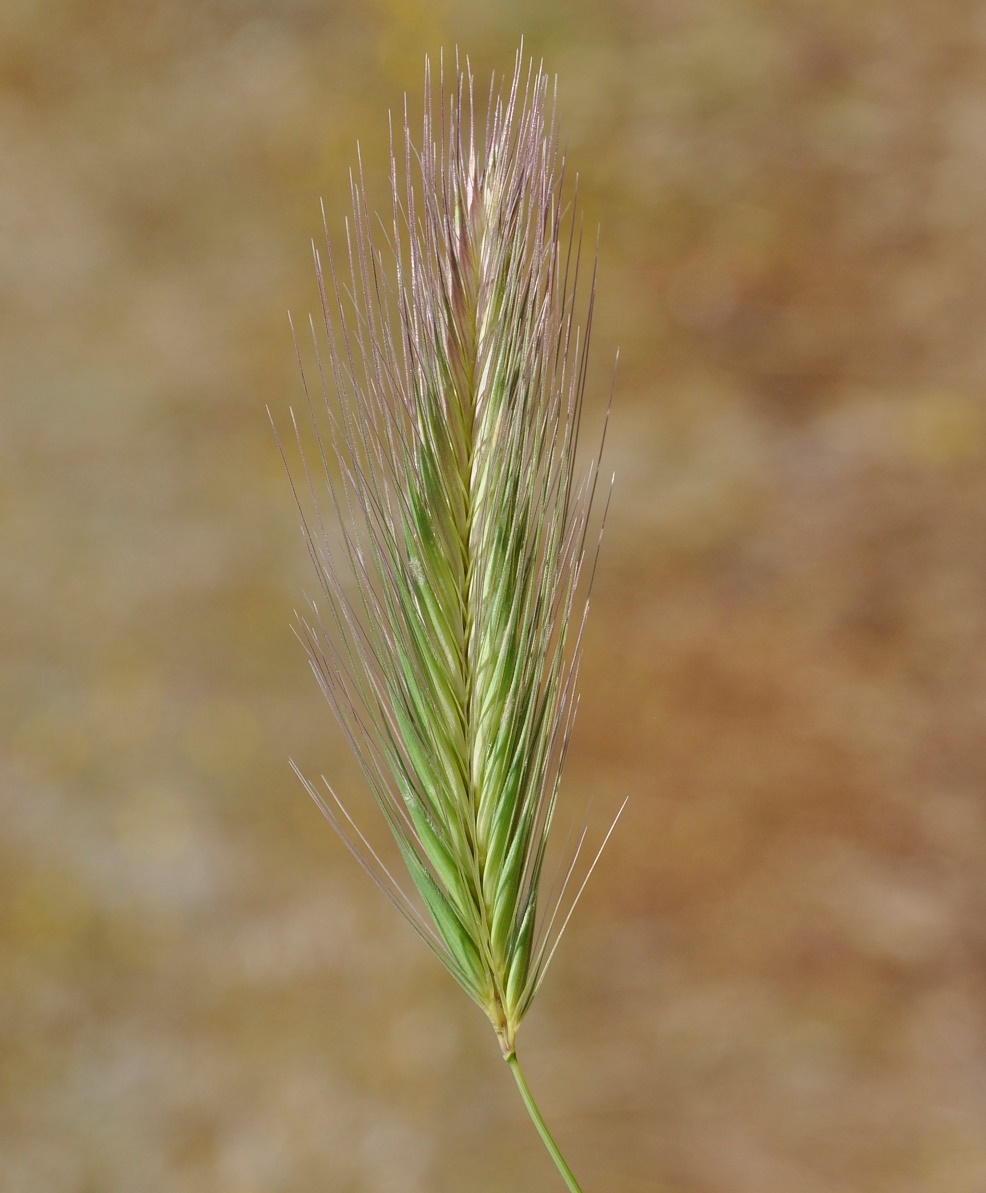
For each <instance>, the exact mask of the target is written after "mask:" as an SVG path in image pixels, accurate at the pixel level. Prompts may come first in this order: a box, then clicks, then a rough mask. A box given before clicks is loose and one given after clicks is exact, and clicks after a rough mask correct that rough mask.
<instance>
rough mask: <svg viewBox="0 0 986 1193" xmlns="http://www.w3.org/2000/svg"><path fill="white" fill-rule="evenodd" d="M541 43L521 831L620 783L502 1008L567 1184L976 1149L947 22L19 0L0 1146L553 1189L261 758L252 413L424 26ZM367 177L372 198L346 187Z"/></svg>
mask: <svg viewBox="0 0 986 1193" xmlns="http://www.w3.org/2000/svg"><path fill="white" fill-rule="evenodd" d="M522 34H523V36H524V37H525V39H526V41H525V45H526V49H527V51H528V52H529V53H530V54H532V55H534V56H535V57H536V58H541V57H543V58H544V62H545V65H546V68H547V69H548V70H549V71H550V72H552V73H555V72H557V74H558V76H559V92H558V96H559V98H558V109H559V116H560V122H561V127H562V130H563V136H564V140H565V142H566V145H567V150H568V154H569V160H570V163H571V165H572V167H573V168H575V169H577V170H578V172H579V174H580V189H581V194H582V198H583V202H584V206H585V210H586V215H587V225H588V226H589V227H590V228H594V227H595V225H596V224H597V223H599V224H600V225H601V229H602V239H601V248H600V283H599V296H598V304H597V317H596V323H595V329H594V335H595V355H594V365H593V372H592V375H591V377H590V399H589V402H590V409H589V424H590V427H589V430H590V432H591V431H592V430H593V428H594V427H597V426H598V425H599V423H600V420H601V417H602V412H603V411H604V409H605V405H606V401H607V397H608V392H609V388H610V378H611V374H612V366H613V360H614V356H615V354H616V350H617V348H618V347H619V348H620V350H621V356H620V365H619V371H618V377H617V385H616V396H615V402H614V408H613V415H612V420H611V426H610V438H609V447H608V460H607V464H608V467H609V468H611V469H613V470H614V471H615V472H616V488H615V493H614V497H613V502H612V507H611V510H610V515H609V522H608V527H607V533H606V539H605V543H604V550H603V555H602V561H601V564H600V568H599V572H598V579H597V584H596V590H595V597H594V602H593V612H592V617H591V619H590V625H589V631H588V637H587V643H586V659H585V665H584V669H583V680H582V690H583V699H582V705H581V712H580V717H579V722H578V725H577V728H576V734H575V740H574V743H573V747H572V750H571V754H570V758H569V764H568V768H567V772H566V782H565V786H564V789H563V796H564V808H563V811H562V814H561V815H562V820H563V821H565V822H566V823H567V820H569V819H576V820H577V819H578V818H579V817H580V816H581V815H582V812H583V810H584V808H585V807H586V805H587V803H588V802H589V800H590V799H591V800H592V801H593V802H592V812H591V819H592V823H593V826H594V830H593V831H594V832H595V831H596V826H599V828H600V830H601V829H604V828H605V822H606V819H607V817H608V816H610V815H611V814H612V813H613V812H615V809H616V807H617V806H618V804H619V802H620V801H621V800H622V799H623V797H624V796H629V797H630V804H629V806H628V808H627V811H626V813H625V815H624V819H623V820H622V822H621V824H620V827H619V829H618V830H617V832H616V834H615V835H614V837H613V839H612V841H611V843H610V845H609V847H608V850H607V853H606V854H605V855H604V858H603V860H602V862H601V863H600V866H599V868H598V870H597V871H596V874H595V876H594V878H593V881H592V883H591V886H590V889H589V891H588V892H587V895H586V898H585V899H584V901H583V903H582V905H581V906H580V909H579V911H578V912H577V914H576V916H575V918H574V920H573V921H572V924H571V926H570V929H569V932H568V935H567V938H566V941H565V943H564V945H563V947H562V948H561V949H560V951H559V953H558V956H557V958H556V960H555V963H554V966H553V969H552V972H551V975H550V977H549V979H548V981H547V983H546V985H545V987H544V990H543V992H542V994H541V995H540V996H539V1000H538V1002H537V1003H536V1004H535V1007H534V1010H533V1012H532V1014H531V1016H530V1019H529V1020H528V1021H527V1023H526V1024H525V1027H524V1030H523V1032H522V1035H521V1044H522V1056H523V1057H524V1059H525V1065H526V1068H527V1072H528V1076H529V1078H530V1081H531V1084H532V1086H533V1088H534V1090H535V1094H536V1096H537V1097H538V1098H539V1100H540V1101H541V1104H542V1107H543V1109H544V1111H545V1114H546V1117H547V1118H548V1120H549V1122H550V1123H551V1125H552V1126H553V1128H554V1129H555V1131H556V1134H557V1137H558V1139H559V1141H560V1143H561V1145H562V1147H563V1149H564V1150H565V1152H566V1154H567V1156H568V1159H569V1160H570V1162H571V1164H572V1166H573V1168H574V1169H575V1171H576V1172H577V1173H578V1174H579V1176H580V1178H581V1179H582V1181H583V1183H584V1186H585V1188H586V1190H596V1191H601V1190H606V1191H607V1193H644V1191H651V1190H657V1191H659V1193H766V1191H774V1190H776V1191H778V1193H850V1191H851V1193H912V1191H913V1193H918V1191H919V1190H929V1189H933V1190H935V1191H936V1193H983V1190H984V1189H986V804H984V790H986V735H984V732H983V719H984V714H986V649H984V648H986V631H984V615H983V611H984V608H986V554H984V543H986V473H984V468H983V457H984V447H986V415H984V398H986V235H984V233H986V12H984V10H983V7H982V5H981V4H979V3H977V2H975V0H969V2H966V0H893V2H891V0H868V2H867V3H866V4H857V3H849V2H848V0H847V2H839V0H836V2H832V3H826V4H816V3H809V2H808V0H787V2H782V0H738V2H735V3H733V2H730V3H727V2H726V0H606V2H605V3H604V2H602V0H577V2H576V3H566V4H562V3H560V2H558V0H544V2H541V3H539V4H538V5H536V6H534V7H533V8H532V6H530V5H526V4H520V3H518V2H516V0H496V2H494V3H479V2H478V0H438V2H437V3H435V2H429V3H425V2H424V0H373V2H371V3H356V4H339V3H332V2H331V0H329V2H326V0H321V2H319V3H315V2H314V0H281V2H279V3H275V2H273V0H240V2H238V3H234V2H232V0H196V2H195V3H191V2H189V0H179V2H177V3H175V2H172V3H166V2H165V0H152V2H150V3H146V4H141V5H135V4H126V3H124V2H123V0H86V2H82V0H74V2H73V0H6V2H5V3H4V5H3V9H2V12H0V88H2V90H0V246H2V247H0V394H2V403H0V573H2V580H0V641H2V669H0V736H2V739H3V748H2V751H0V1186H2V1188H3V1189H4V1190H5V1191H6V1193H38V1191H44V1193H133V1191H134V1190H180V1191H182V1193H211V1191H214V1190H215V1191H221V1193H308V1191H315V1190H319V1191H322V1190H339V1191H341V1193H385V1191H386V1193H390V1191H398V1190H399V1191H400V1193H424V1191H426V1190H427V1191H428V1193H461V1191H463V1190H468V1191H469V1193H506V1191H507V1190H511V1191H513V1190H517V1189H544V1190H549V1189H555V1188H556V1187H557V1186H558V1185H559V1182H558V1179H557V1176H556V1174H555V1173H554V1170H553V1169H552V1168H551V1167H550V1164H549V1161H548V1160H547V1158H546V1156H545V1155H544V1153H543V1152H542V1149H541V1145H540V1143H539V1141H538V1140H537V1138H536V1136H535V1135H534V1132H533V1130H532V1128H531V1126H530V1124H529V1122H528V1121H527V1120H526V1117H525V1115H524V1111H523V1107H522V1106H521V1103H520V1100H519V1098H518V1097H517V1093H516V1090H515V1089H514V1088H513V1083H512V1082H511V1080H510V1078H509V1075H508V1073H507V1072H506V1071H505V1069H504V1066H503V1064H502V1061H501V1060H500V1058H499V1053H498V1049H497V1046H496V1042H495V1039H494V1037H493V1034H492V1032H490V1030H489V1027H488V1025H487V1024H486V1022H485V1020H484V1019H483V1017H482V1015H481V1014H480V1013H479V1012H478V1011H477V1010H476V1009H475V1008H474V1007H473V1006H472V1005H471V1004H470V1003H469V1002H468V1000H466V999H465V998H464V996H462V995H461V993H460V991H459V990H458V989H457V988H456V987H455V986H454V985H453V983H452V982H451V980H450V979H449V978H448V977H447V976H446V975H445V973H444V972H443V971H442V970H441V969H440V967H439V966H438V965H437V963H436V962H435V961H434V960H433V958H432V957H431V956H430V955H429V954H428V953H427V951H426V950H424V949H423V948H422V947H421V946H420V943H419V942H418V941H417V940H416V939H415V938H414V937H413V935H412V934H411V933H410V932H409V931H408V930H407V928H406V926H405V925H404V924H403V923H401V922H400V921H399V919H398V917H397V916H396V915H395V914H394V912H393V911H392V909H391V908H390V907H389V905H388V904H386V902H385V901H384V900H383V899H382V898H381V897H380V896H379V894H378V893H377V892H376V891H375V890H374V889H373V887H372V886H371V885H370V884H369V883H368V882H367V881H366V879H365V878H364V876H363V875H362V874H361V873H360V872H359V871H358V870H357V868H356V866H355V865H354V864H353V863H352V861H351V860H350V859H349V857H348V855H347V854H346V853H345V851H344V850H343V848H342V847H341V846H340V845H339V844H338V842H337V841H336V840H335V838H334V836H333V834H332V831H331V829H330V828H329V826H328V825H327V824H326V823H325V822H324V821H323V820H322V819H321V817H320V816H319V814H318V812H317V810H316V809H315V808H314V807H313V806H312V805H311V803H310V801H309V800H308V798H307V797H306V795H305V794H304V792H303V790H302V789H301V787H300V786H299V784H298V783H297V781H296V780H295V778H294V776H293V775H292V774H291V773H290V771H289V769H288V764H287V759H288V757H289V756H293V757H295V758H296V759H297V760H298V761H299V763H300V764H301V766H302V767H303V768H304V769H305V770H306V771H308V772H310V773H312V774H314V775H318V774H319V773H320V772H324V773H326V774H329V775H331V777H332V779H333V781H334V783H335V784H336V786H337V787H338V788H339V789H341V790H342V791H343V792H345V793H346V794H347V795H348V796H349V797H350V798H351V799H352V800H355V801H356V802H357V803H358V802H359V800H360V799H361V791H360V788H359V784H358V779H357V775H356V773H355V768H354V766H353V764H352V762H351V761H350V759H349V756H348V754H347V752H346V750H345V749H344V747H343V746H342V744H341V742H340V739H339V736H338V734H337V733H336V731H335V729H334V726H333V724H332V721H331V718H330V714H329V711H328V709H327V708H326V707H325V705H324V704H323V702H322V700H321V697H320V696H319V694H318V691H317V689H316V685H315V683H314V680H313V679H312V677H311V675H310V674H309V672H308V670H307V665H306V661H305V658H304V655H303V652H302V650H301V648H300V647H299V645H298V644H297V642H296V641H295V640H294V638H293V636H292V634H291V631H290V629H289V625H290V622H291V619H292V611H293V609H294V608H295V607H296V606H300V604H301V602H302V591H303V590H304V589H305V588H310V587H311V580H310V577H309V573H308V563H307V558H306V555H305V550H304V547H303V544H302V541H301V538H300V535H299V532H298V527H297V519H296V516H295V512H294V509H293V507H292V503H291V498H290V493H289V490H288V487H287V483H286V481H285V477H284V474H283V471H282V466H281V462H280V459H279V457H278V454H277V451H276V448H275V445H274V442H273V437H272V435H271V431H270V426H269V424H268V421H267V416H266V414H265V411H264V406H265V404H266V403H270V405H271V406H272V408H273V409H274V411H275V412H278V413H279V414H280V415H281V416H282V417H283V415H284V412H285V411H286V409H287V406H288V404H289V403H292V402H297V401H298V400H299V395H300V387H299V382H298V377H297V372H296V363H295V359H294V353H293V349H292V347H291V341H290V335H289V331H288V325H287V319H286V311H287V310H288V308H291V309H292V310H293V311H294V312H295V313H296V314H297V315H300V316H302V317H303V316H304V315H305V313H306V312H307V310H309V309H311V308H313V307H314V305H315V303H316V301H317V296H316V293H315V289H314V285H313V281H312V277H311V266H310V251H309V247H308V245H309V240H310V238H311V237H312V236H315V235H316V234H319V233H320V220H321V217H320V214H319V209H318V201H319V199H320V198H324V200H325V203H326V207H327V210H328V212H329V220H330V226H331V227H332V228H333V229H335V230H338V229H339V228H340V227H341V217H342V215H343V214H344V209H345V203H346V196H347V191H348V176H347V171H348V168H349V166H350V165H351V164H352V163H353V162H354V161H355V146H356V142H357V139H359V140H360V143H361V145H362V151H363V160H364V162H365V163H366V165H367V171H368V179H369V186H370V188H371V190H373V191H374V193H379V194H380V195H381V196H382V195H383V193H384V192H383V183H384V176H385V169H386V151H387V150H386V147H387V113H388V110H389V109H394V110H395V111H398V112H399V111H400V109H401V105H402V102H403V100H402V96H403V93H404V91H405V90H408V91H409V92H410V93H411V95H412V101H411V103H412V109H414V110H417V108H416V107H415V105H420V100H419V99H418V96H419V91H420V86H421V80H422V73H423V59H424V55H425V54H426V53H429V54H432V55H436V54H437V52H438V51H439V50H440V49H441V48H442V47H445V49H446V50H447V51H448V50H450V49H451V48H452V47H454V46H455V45H456V44H458V45H460V46H461V47H462V48H463V50H465V51H467V52H468V53H469V54H470V55H471V58H472V62H473V65H474V68H475V70H476V73H477V76H478V78H479V79H480V80H481V81H482V82H481V87H480V89H481V90H483V89H484V88H485V80H487V79H488V77H489V73H490V72H491V71H493V70H495V71H497V72H500V73H502V72H504V71H509V70H510V69H511V68H512V64H513V57H514V54H515V51H516V49H517V46H518V43H519V41H520V37H521V35H522ZM374 188H375V189H374Z"/></svg>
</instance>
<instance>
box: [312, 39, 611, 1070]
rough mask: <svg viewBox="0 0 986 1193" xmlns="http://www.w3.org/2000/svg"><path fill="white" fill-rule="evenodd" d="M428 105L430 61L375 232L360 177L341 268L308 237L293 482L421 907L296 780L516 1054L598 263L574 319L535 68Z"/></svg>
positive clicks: (564, 638)
mask: <svg viewBox="0 0 986 1193" xmlns="http://www.w3.org/2000/svg"><path fill="white" fill-rule="evenodd" d="M435 108H436V105H435V100H434V96H433V88H432V85H431V80H430V77H428V76H427V74H426V84H425V118H424V128H423V138H422V142H421V145H420V148H416V147H415V145H414V144H413V141H412V137H411V134H410V132H409V129H408V121H407V116H406V114H405V119H404V128H403V144H402V145H401V146H400V149H399V150H398V149H397V148H395V147H394V143H393V138H392V152H391V184H392V196H393V213H392V218H391V220H390V221H389V225H387V226H385V225H383V224H380V225H377V224H376V223H375V222H374V221H373V220H372V219H371V216H370V213H369V211H368V203H367V199H366V190H365V186H364V184H363V180H362V176H361V173H360V174H358V175H357V176H356V177H355V178H354V179H353V181H352V205H353V207H352V217H351V220H350V221H349V222H348V223H347V237H346V240H347V244H346V249H347V251H346V255H345V263H344V264H342V263H341V262H340V261H338V260H336V259H335V258H333V255H332V251H331V249H328V251H327V257H326V261H327V265H326V266H323V264H322V258H321V255H320V254H319V252H318V251H316V254H315V264H316V272H317V277H318V282H319V287H320V293H321V299H322V309H323V315H324V330H325V337H326V342H327V348H326V349H324V350H323V349H322V348H320V346H319V345H320V342H321V337H320V336H319V335H317V334H315V328H314V324H313V326H312V331H313V335H314V339H315V351H316V356H317V371H318V375H319V381H320V389H321V395H320V400H319V401H318V402H316V400H315V398H314V395H313V393H312V391H311V390H310V388H309V386H308V384H307V382H306V384H305V392H306V395H307V397H308V413H309V416H310V418H311V420H312V424H313V426H314V428H315V430H314V434H315V435H316V437H317V451H316V454H315V456H314V457H313V456H312V453H311V451H309V453H308V459H305V453H304V449H302V457H303V459H305V462H304V464H303V475H304V477H305V481H304V483H303V484H300V485H297V486H296V496H297V497H298V501H299V507H300V508H301V512H302V518H303V528H304V533H305V536H306V539H307V543H308V547H309V550H310V553H311V557H312V561H313V563H314V565H315V568H316V571H317V573H318V577H319V580H320V583H321V589H322V593H323V598H324V599H322V600H316V601H313V602H312V612H311V614H310V615H309V616H307V617H305V618H303V619H302V620H301V623H300V633H301V636H302V638H303V640H304V642H305V645H306V647H307V649H308V652H309V654H310V657H311V662H312V666H313V668H314V671H315V674H316V676H317V677H318V680H319V683H320V685H321V687H322V690H323V691H324V693H325V695H326V697H327V698H328V700H329V702H330V704H331V706H332V708H333V710H334V712H335V715H336V716H337V718H338V720H339V722H340V724H341V726H342V728H343V730H344V731H345V733H346V735H347V737H348V740H349V742H350V744H351V745H352V748H353V749H354V751H355V753H356V755H357V757H358V759H359V761H360V764H361V766H362V768H363V771H364V773H365V775H366V778H367V780H368V782H369V784H370V787H371V789H372V791H373V794H374V796H375V798H376V801H377V803H378V805H379V806H380V808H381V809H382V811H383V814H384V816H385V818H386V820H387V823H388V825H389V827H390V829H391V831H392V832H393V835H394V837H395V839H396V841H397V844H398V846H399V848H400V852H401V854H402V856H403V859H404V862H405V863H406V865H407V869H408V871H409V873H410V876H411V879H412V881H413V883H414V886H415V888H416V889H417V892H418V894H419V895H420V898H421V901H422V902H423V907H422V906H421V903H420V902H419V901H418V900H415V899H412V898H411V897H409V896H408V894H406V893H405V892H404V890H402V888H401V887H400V885H399V884H398V883H397V881H396V880H395V879H394V878H393V876H392V874H391V873H390V871H389V870H388V869H387V868H386V867H385V866H384V864H383V863H382V861H381V860H380V859H379V857H378V855H377V854H376V852H375V851H374V850H373V848H372V847H371V846H370V844H369V842H368V841H367V839H366V837H365V836H364V835H363V834H362V832H361V831H360V830H359V829H358V828H357V827H356V824H355V821H354V820H353V819H352V817H351V816H350V815H349V813H348V812H347V811H346V810H345V808H344V807H343V805H342V803H341V802H340V801H339V800H338V799H337V798H336V797H335V795H334V793H333V792H332V791H331V789H330V788H328V785H326V787H327V790H328V798H325V797H323V796H322V795H321V794H320V793H319V792H318V791H316V790H315V788H314V787H313V786H312V785H311V784H306V786H308V789H309V792H310V793H311V795H312V796H313V798H314V799H315V800H316V801H317V802H318V803H319V805H320V806H321V807H322V809H323V811H324V812H325V814H326V816H327V817H328V818H329V819H330V821H331V822H332V823H333V824H334V826H335V827H336V829H337V830H338V831H339V833H340V834H341V836H342V837H343V839H344V840H345V841H346V843H347V844H348V845H349V847H350V849H351V850H352V852H353V853H354V855H355V856H356V857H357V859H358V860H359V861H360V863H361V864H362V865H363V866H364V868H366V869H367V870H368V871H369V872H370V873H371V875H372V876H373V877H374V878H375V880H376V881H377V882H378V884H379V885H380V886H381V888H382V889H383V890H384V891H385V892H386V893H387V894H388V896H389V897H390V898H391V899H392V900H393V901H394V902H395V904H396V905H397V906H398V908H399V909H400V910H401V911H402V912H403V913H404V915H405V916H406V917H407V918H408V919H409V920H410V921H411V923H412V924H413V925H414V926H415V928H416V929H417V930H418V932H419V933H420V934H421V935H422V937H423V938H424V939H425V940H426V941H427V943H428V944H429V945H430V946H431V948H432V949H433V950H434V951H435V952H436V953H437V954H438V956H439V957H440V958H441V960H442V961H443V963H444V964H445V965H446V967H447V968H448V969H449V970H450V972H451V973H452V974H453V975H454V976H455V978H456V979H457V980H458V981H459V983H460V984H461V985H462V986H463V987H464V988H465V990H466V991H467V992H468V993H469V994H470V995H471V997H472V998H473V999H474V1000H475V1001H476V1002H477V1003H478V1004H479V1005H480V1006H481V1007H482V1008H483V1010H484V1011H485V1012H486V1013H487V1015H488V1016H489V1018H490V1020H491V1022H492V1023H493V1026H494V1028H495V1029H496V1032H497V1034H498V1036H499V1038H500V1043H501V1047H502V1048H503V1051H504V1055H505V1056H507V1057H510V1056H511V1055H512V1053H513V1048H514V1038H515V1035H516V1031H517V1027H518V1025H519V1023H520V1021H521V1019H522V1018H523V1016H524V1014H525V1012H526V1011H527V1009H528V1007H529V1006H530V1004H531V1000H532V999H533V997H534V995H535V993H536V991H537V989H538V987H539V985H540V983H541V980H542V978H543V977H544V973H545V969H546V966H547V965H548V963H549V962H550V960H551V957H552V955H553V951H554V948H555V946H556V944H557V940H558V937H559V936H560V935H561V932H562V931H563V929H564V926H565V923H566V922H567V915H568V914H569V913H570V906H569V904H570V903H571V900H568V901H567V902H566V892H565V887H566V885H567V882H568V878H569V877H570V875H571V869H569V870H568V872H567V873H566V874H565V875H563V881H562V882H561V883H560V886H561V891H560V892H556V894H555V897H554V898H553V899H552V900H551V902H550V903H549V904H548V906H546V907H543V908H542V907H541V906H540V905H539V898H540V900H541V902H547V900H546V899H545V897H544V894H543V892H541V878H542V870H543V867H544V861H545V847H546V843H547V838H548V831H549V828H550V826H551V822H552V817H553V813H554V810H555V801H556V796H557V792H558V783H559V776H560V771H561V765H562V761H563V757H564V754H565V751H566V747H567V743H568V737H569V733H570V730H571V725H572V718H573V715H574V712H575V705H576V700H575V678H576V672H577V666H578V656H579V641H580V638H581V633H582V626H583V624H584V617H585V611H586V607H587V595H588V579H589V577H588V575H586V574H585V573H586V571H587V567H586V534H587V525H588V519H589V514H590V507H591V504H592V497H593V492H594V489H595V482H596V476H597V468H598V459H597V460H596V461H595V462H594V463H593V464H592V465H591V467H590V468H589V469H588V472H587V474H586V476H585V477H584V478H583V479H582V480H581V481H579V480H577V479H576V473H575V463H576V446H577V438H578V432H579V423H580V417H581V411H582V397H583V391H584V387H585V380H586V360H587V345H588V331H589V326H590V324H591V316H592V293H593V290H594V284H595V279H594V273H593V277H592V278H590V279H588V284H587V286H585V287H583V288H584V289H586V290H587V298H586V301H585V303H584V308H583V309H584V316H585V317H584V329H583V330H580V328H579V326H578V322H577V312H576V306H577V293H578V290H579V272H580V233H579V227H578V220H577V216H576V214H575V204H574V201H573V202H572V203H570V204H569V205H568V207H567V208H566V205H565V202H564V201H563V198H562V190H563V173H564V169H563V160H562V158H561V156H560V154H559V150H558V146H557V137H556V130H555V126H554V116H553V103H552V97H551V96H550V95H549V85H548V80H547V78H546V76H545V75H544V74H543V72H542V71H541V70H540V69H534V68H533V66H525V65H524V64H523V63H522V60H521V56H520V55H518V57H517V63H516V68H515V72H514V75H513V78H512V80H511V81H510V82H509V84H508V85H506V86H505V87H504V89H503V90H501V91H499V92H498V91H497V90H496V89H495V88H491V91H490V100H489V108H488V112H487V114H486V117H485V128H484V130H483V131H482V132H481V133H480V132H479V131H478V130H477V114H476V111H475V105H474V98H473V79H472V75H471V72H470V69H469V67H468V65H466V66H465V68H464V69H461V70H460V69H459V68H458V64H457V67H456V70H455V74H454V79H453V80H452V82H451V84H450V85H449V84H448V83H447V82H446V79H445V77H444V73H442V75H441V77H440V80H439V84H438V98H437V117H436V110H435ZM296 433H297V435H298V442H299V446H301V443H302V439H303V436H302V434H301V433H300V431H299V429H298V427H297V425H296ZM323 511H324V514H325V516H324V517H323ZM339 525H341V526H342V527H344V529H343V530H342V532H341V534H339V533H338V532H337V530H336V529H335V528H336V527H337V526H339Z"/></svg>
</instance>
